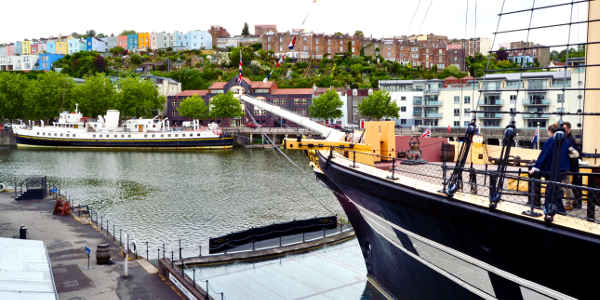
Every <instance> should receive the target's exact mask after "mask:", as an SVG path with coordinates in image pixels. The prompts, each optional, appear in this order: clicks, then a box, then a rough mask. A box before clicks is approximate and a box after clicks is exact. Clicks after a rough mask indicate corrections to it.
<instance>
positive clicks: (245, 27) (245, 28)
mask: <svg viewBox="0 0 600 300" xmlns="http://www.w3.org/2000/svg"><path fill="white" fill-rule="evenodd" d="M249 35H250V30H249V29H248V23H246V22H244V28H243V29H242V36H249Z"/></svg>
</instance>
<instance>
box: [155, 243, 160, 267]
mask: <svg viewBox="0 0 600 300" xmlns="http://www.w3.org/2000/svg"><path fill="white" fill-rule="evenodd" d="M159 260H160V247H158V248H156V265H158V261H159Z"/></svg>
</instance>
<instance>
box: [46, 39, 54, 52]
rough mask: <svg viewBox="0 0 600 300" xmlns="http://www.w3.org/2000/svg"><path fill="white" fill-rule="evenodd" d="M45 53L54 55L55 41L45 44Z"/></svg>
mask: <svg viewBox="0 0 600 300" xmlns="http://www.w3.org/2000/svg"><path fill="white" fill-rule="evenodd" d="M46 53H49V54H56V41H47V42H46Z"/></svg>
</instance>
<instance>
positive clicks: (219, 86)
mask: <svg viewBox="0 0 600 300" xmlns="http://www.w3.org/2000/svg"><path fill="white" fill-rule="evenodd" d="M226 84H227V82H224V81H218V82H214V83H213V84H211V85H210V87H208V89H209V90H219V89H223V88H225V85H226Z"/></svg>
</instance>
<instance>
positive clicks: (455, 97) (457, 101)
mask: <svg viewBox="0 0 600 300" xmlns="http://www.w3.org/2000/svg"><path fill="white" fill-rule="evenodd" d="M454 104H460V96H454Z"/></svg>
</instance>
